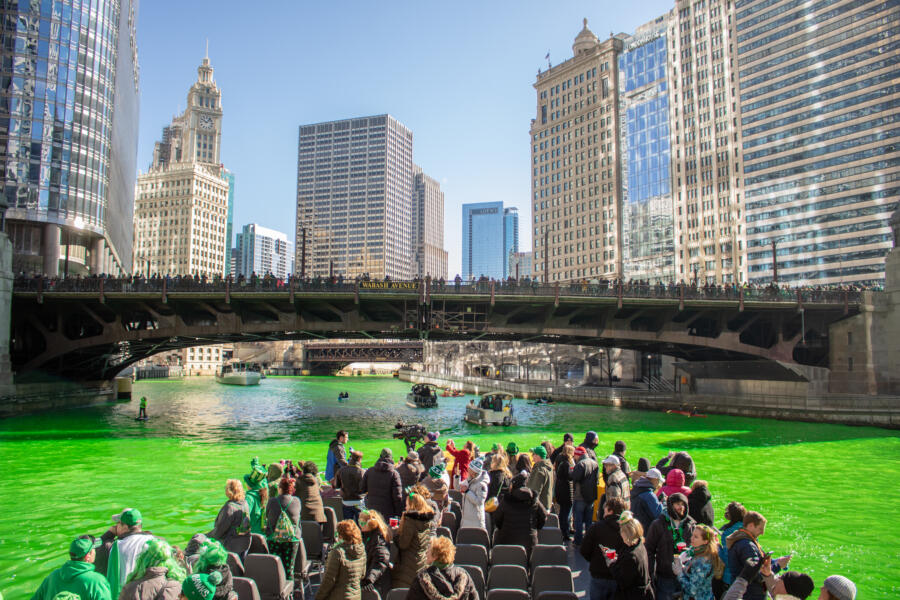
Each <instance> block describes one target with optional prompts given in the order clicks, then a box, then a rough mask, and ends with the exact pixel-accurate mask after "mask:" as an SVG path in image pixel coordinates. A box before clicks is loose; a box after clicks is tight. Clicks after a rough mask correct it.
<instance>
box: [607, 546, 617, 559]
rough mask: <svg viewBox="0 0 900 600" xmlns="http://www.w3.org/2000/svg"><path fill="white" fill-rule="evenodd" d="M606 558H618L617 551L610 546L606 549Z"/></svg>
mask: <svg viewBox="0 0 900 600" xmlns="http://www.w3.org/2000/svg"><path fill="white" fill-rule="evenodd" d="M606 558H608V559H609V560H616V551H615V550H613V549H612V548H609V549H608V550H607V551H606Z"/></svg>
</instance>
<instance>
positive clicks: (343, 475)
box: [334, 464, 365, 518]
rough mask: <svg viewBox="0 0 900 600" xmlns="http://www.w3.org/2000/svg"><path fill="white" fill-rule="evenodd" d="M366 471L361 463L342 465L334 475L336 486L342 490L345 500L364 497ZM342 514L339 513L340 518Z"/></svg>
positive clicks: (342, 496)
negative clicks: (363, 487)
mask: <svg viewBox="0 0 900 600" xmlns="http://www.w3.org/2000/svg"><path fill="white" fill-rule="evenodd" d="M364 474H365V471H364V470H363V468H362V467H360V466H359V465H355V464H354V465H347V466H346V467H341V468H340V470H339V471H338V472H337V475H335V476H334V487H335V489H338V490H340V491H341V498H343V499H344V500H360V499H362V480H363V475H364ZM340 517H341V515H338V518H340Z"/></svg>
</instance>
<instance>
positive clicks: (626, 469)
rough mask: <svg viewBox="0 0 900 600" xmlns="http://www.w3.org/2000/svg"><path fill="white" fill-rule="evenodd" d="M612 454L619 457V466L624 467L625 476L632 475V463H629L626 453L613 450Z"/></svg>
mask: <svg viewBox="0 0 900 600" xmlns="http://www.w3.org/2000/svg"><path fill="white" fill-rule="evenodd" d="M612 455H613V456H615V457H616V458H618V459H619V468H620V469H622V472H623V473H625V476H626V477H628V476H630V475H631V465H629V464H628V461H627V460H625V455H623V454H619V453H618V452H613V453H612ZM629 481H630V480H629Z"/></svg>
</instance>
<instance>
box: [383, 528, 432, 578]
mask: <svg viewBox="0 0 900 600" xmlns="http://www.w3.org/2000/svg"><path fill="white" fill-rule="evenodd" d="M434 531H435V528H434V515H433V514H431V513H420V512H416V511H407V512H405V513H403V518H402V519H401V520H400V531H399V533H398V534H397V538H396V542H397V548H398V549H399V550H400V559H399V560H398V561H397V564H396V565H395V566H394V570H393V571H391V585H392V586H393V587H395V588H408V587H409V586H410V585H412V582H413V580H415V578H416V573H418V572H419V571H421V570H422V569H424V568H425V566H426V565H427V564H428V563H427V561H426V559H425V553H426V552H427V551H428V546H429V545H430V544H431V538H433V537H434Z"/></svg>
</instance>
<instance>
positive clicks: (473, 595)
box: [406, 565, 478, 600]
mask: <svg viewBox="0 0 900 600" xmlns="http://www.w3.org/2000/svg"><path fill="white" fill-rule="evenodd" d="M448 598H452V599H453V600H478V590H477V589H475V583H474V582H473V581H472V578H471V577H470V576H469V574H468V573H467V572H466V571H465V569H461V568H460V567H457V566H456V565H448V566H446V567H444V568H443V569H439V568H438V567H436V566H434V565H432V566H430V567H428V568H427V569H422V570H421V571H419V574H418V575H416V579H415V581H413V583H412V585H411V586H410V587H409V591H408V592H407V593H406V600H448Z"/></svg>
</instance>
